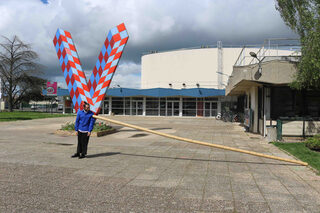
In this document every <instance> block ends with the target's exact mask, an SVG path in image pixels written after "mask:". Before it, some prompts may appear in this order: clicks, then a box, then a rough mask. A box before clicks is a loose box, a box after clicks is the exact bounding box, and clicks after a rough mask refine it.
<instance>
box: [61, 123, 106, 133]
mask: <svg viewBox="0 0 320 213" xmlns="http://www.w3.org/2000/svg"><path fill="white" fill-rule="evenodd" d="M74 125H75V123H74V122H68V123H66V124H64V125H62V126H61V129H62V130H69V131H72V130H75V128H74ZM109 129H112V127H111V126H109V125H107V124H105V123H103V122H96V123H95V124H94V126H93V130H92V131H93V132H100V131H105V130H109Z"/></svg>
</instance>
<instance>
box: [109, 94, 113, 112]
mask: <svg viewBox="0 0 320 213" xmlns="http://www.w3.org/2000/svg"><path fill="white" fill-rule="evenodd" d="M109 115H112V98H111V97H109Z"/></svg>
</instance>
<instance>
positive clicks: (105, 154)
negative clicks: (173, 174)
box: [87, 152, 300, 166]
mask: <svg viewBox="0 0 320 213" xmlns="http://www.w3.org/2000/svg"><path fill="white" fill-rule="evenodd" d="M111 155H127V156H134V157H146V158H160V159H174V160H192V161H203V162H220V163H247V164H261V165H279V166H300V165H296V164H290V163H266V162H252V161H232V160H209V159H196V158H183V157H180V158H179V157H167V156H156V155H139V154H130V153H122V152H106V153H99V154H94V155H87V158H95V157H106V156H111Z"/></svg>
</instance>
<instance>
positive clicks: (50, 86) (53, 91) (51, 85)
mask: <svg viewBox="0 0 320 213" xmlns="http://www.w3.org/2000/svg"><path fill="white" fill-rule="evenodd" d="M57 90H58V84H57V82H50V81H48V82H47V95H48V96H57Z"/></svg>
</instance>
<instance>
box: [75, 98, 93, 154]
mask: <svg viewBox="0 0 320 213" xmlns="http://www.w3.org/2000/svg"><path fill="white" fill-rule="evenodd" d="M92 115H93V112H92V111H90V105H89V104H88V103H86V102H85V103H84V105H83V110H79V111H78V113H77V118H76V123H75V130H76V135H77V136H78V146H77V152H76V153H75V154H74V155H72V156H71V157H72V158H75V157H79V159H81V158H85V157H86V155H87V149H88V142H89V137H90V135H91V131H92V129H93V125H94V122H95V119H94V118H93V117H92Z"/></svg>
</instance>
